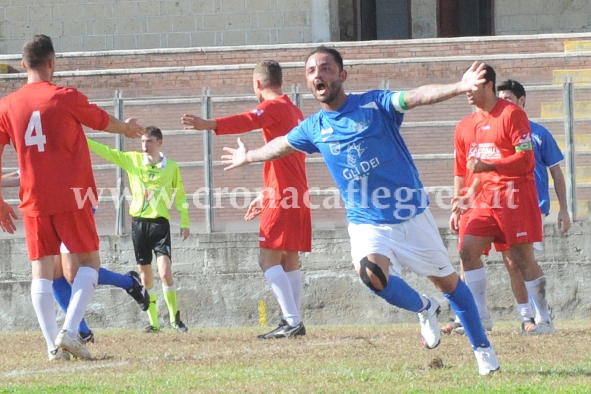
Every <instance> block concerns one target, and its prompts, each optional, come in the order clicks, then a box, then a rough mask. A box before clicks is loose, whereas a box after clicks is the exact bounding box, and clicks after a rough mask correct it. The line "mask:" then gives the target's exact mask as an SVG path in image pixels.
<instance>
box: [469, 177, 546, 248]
mask: <svg viewBox="0 0 591 394" xmlns="http://www.w3.org/2000/svg"><path fill="white" fill-rule="evenodd" d="M481 196H482V197H481ZM469 214H470V216H469V217H468V222H467V224H466V228H465V230H464V233H465V234H469V235H474V236H483V237H494V241H495V242H496V243H505V244H507V247H508V246H511V245H517V244H521V243H526V242H531V243H533V242H541V241H542V239H543V234H542V231H543V229H542V219H541V214H540V208H539V206H538V194H537V191H536V186H535V183H534V181H531V182H526V183H522V184H519V185H518V186H517V187H516V190H514V191H513V192H508V191H506V190H502V191H500V192H498V196H497V197H496V198H495V199H494V201H493V197H492V193H491V192H489V191H487V192H486V193H483V192H481V193H480V194H479V195H478V197H477V198H476V200H475V201H474V208H472V209H471V210H470V213H469ZM499 246H500V245H499ZM505 250H507V249H505ZM497 251H499V249H498V248H497ZM501 251H502V250H501Z"/></svg>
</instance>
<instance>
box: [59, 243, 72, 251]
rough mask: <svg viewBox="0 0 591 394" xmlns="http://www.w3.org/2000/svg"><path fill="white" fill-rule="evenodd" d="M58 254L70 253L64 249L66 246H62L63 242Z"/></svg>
mask: <svg viewBox="0 0 591 394" xmlns="http://www.w3.org/2000/svg"><path fill="white" fill-rule="evenodd" d="M60 253H70V251H69V250H68V248H66V245H64V243H63V242H62V243H61V245H60Z"/></svg>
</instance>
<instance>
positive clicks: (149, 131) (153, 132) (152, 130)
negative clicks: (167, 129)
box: [146, 126, 162, 140]
mask: <svg viewBox="0 0 591 394" xmlns="http://www.w3.org/2000/svg"><path fill="white" fill-rule="evenodd" d="M146 135H149V136H152V137H156V139H157V140H161V139H162V130H160V129H159V128H158V127H156V126H148V127H146Z"/></svg>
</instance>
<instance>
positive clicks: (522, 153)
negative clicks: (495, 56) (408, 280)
mask: <svg viewBox="0 0 591 394" xmlns="http://www.w3.org/2000/svg"><path fill="white" fill-rule="evenodd" d="M485 79H486V82H485V83H483V84H482V85H481V86H480V87H479V89H477V90H475V91H470V92H468V93H467V96H468V101H469V102H470V104H472V105H474V106H476V108H477V111H476V112H475V113H474V114H473V115H470V118H471V122H472V123H473V125H474V133H475V134H474V135H475V137H474V138H475V145H472V144H471V145H470V146H471V150H472V152H470V155H469V156H470V158H469V159H468V160H467V163H466V166H467V168H468V169H469V170H471V171H472V172H474V173H475V174H478V176H479V178H480V183H481V191H480V193H478V195H477V196H476V198H475V199H474V202H473V204H472V209H470V211H469V214H468V216H467V217H466V219H467V222H466V228H465V235H464V239H463V243H462V247H461V250H460V257H461V259H462V263H463V267H464V270H465V274H466V279H467V280H466V282H470V284H469V286H470V290H471V291H472V294H473V295H474V298H475V300H476V303H477V305H478V306H479V310H483V309H484V308H486V286H485V284H486V271H485V269H484V266H483V264H482V261H481V259H480V255H481V254H482V251H483V250H484V249H485V248H486V247H488V246H489V245H490V243H491V242H493V241H495V242H501V243H506V244H507V245H508V246H509V249H510V251H511V254H512V255H513V258H514V261H515V263H516V264H517V266H518V267H519V270H520V271H521V274H522V275H523V279H524V280H525V286H526V288H527V291H528V293H529V295H530V297H531V298H532V300H533V303H534V306H535V307H536V308H537V309H538V310H539V311H540V316H541V321H540V322H539V323H537V324H536V326H535V328H533V329H532V330H529V331H527V332H525V333H527V334H532V335H539V334H552V333H554V331H555V329H554V325H553V323H552V319H551V318H550V313H549V311H548V303H547V300H546V277H545V276H544V272H543V271H542V268H541V267H540V266H539V265H538V263H537V262H536V260H535V256H534V249H533V243H534V242H540V241H541V240H542V222H541V214H540V209H539V207H538V197H537V192H536V185H535V179H534V171H533V170H534V165H535V158H534V151H533V145H532V139H531V131H530V127H529V120H528V118H527V115H526V114H525V112H524V111H523V110H522V109H521V108H520V107H518V106H516V105H514V104H512V103H510V102H508V101H506V100H499V99H498V98H497V96H496V92H495V82H496V81H495V80H496V74H495V71H494V70H493V68H492V67H490V66H486V74H485ZM472 148H473V149H472ZM468 276H469V277H470V281H468ZM481 317H482V316H481Z"/></svg>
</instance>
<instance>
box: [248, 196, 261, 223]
mask: <svg viewBox="0 0 591 394" xmlns="http://www.w3.org/2000/svg"><path fill="white" fill-rule="evenodd" d="M264 198H265V196H264V195H263V193H261V194H259V195H258V196H257V198H255V199H254V200H252V202H251V203H250V204H249V205H248V210H247V211H246V215H244V220H246V221H247V222H249V221H251V220H252V219H254V218H256V217H257V216H259V215H260V214H261V212H262V211H263V200H264Z"/></svg>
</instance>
